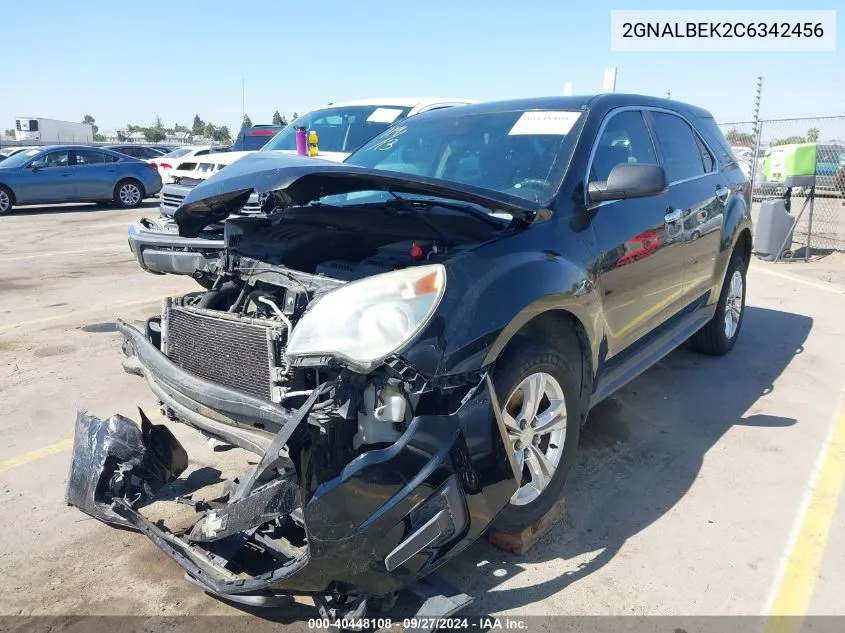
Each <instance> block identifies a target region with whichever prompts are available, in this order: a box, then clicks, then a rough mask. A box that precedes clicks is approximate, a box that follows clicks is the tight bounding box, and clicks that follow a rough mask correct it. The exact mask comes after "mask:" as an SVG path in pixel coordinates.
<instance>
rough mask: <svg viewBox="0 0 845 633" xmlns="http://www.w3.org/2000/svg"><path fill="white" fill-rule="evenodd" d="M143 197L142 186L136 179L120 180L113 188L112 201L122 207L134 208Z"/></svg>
mask: <svg viewBox="0 0 845 633" xmlns="http://www.w3.org/2000/svg"><path fill="white" fill-rule="evenodd" d="M143 199H144V188H143V187H142V186H141V183H140V182H138V181H137V180H121V181H120V182H119V183H117V185H116V186H115V188H114V201H115V202H116V203H117V205H118V206H120V207H122V208H124V209H134V208H135V207H137V206H139V205H140V204H141V201H142V200H143Z"/></svg>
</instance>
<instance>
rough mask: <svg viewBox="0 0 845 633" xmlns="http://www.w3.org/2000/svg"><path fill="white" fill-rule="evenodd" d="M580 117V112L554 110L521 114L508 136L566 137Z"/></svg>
mask: <svg viewBox="0 0 845 633" xmlns="http://www.w3.org/2000/svg"><path fill="white" fill-rule="evenodd" d="M580 116H581V113H580V112H556V111H554V110H537V111H533V112H523V113H522V116H521V117H519V119H518V120H517V122H516V123H514V125H513V127H512V128H511V131H510V132H508V135H509V136H514V135H519V134H532V135H533V134H554V135H558V136H566V135H567V134H569V130H571V129H572V126H573V125H575V122H576V121H577V120H578V117H580Z"/></svg>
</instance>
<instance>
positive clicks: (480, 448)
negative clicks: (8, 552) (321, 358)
mask: <svg viewBox="0 0 845 633" xmlns="http://www.w3.org/2000/svg"><path fill="white" fill-rule="evenodd" d="M120 329H121V331H122V332H123V333H124V335H125V336H126V337H127V341H128V342H129V344H130V345H131V346H132V347H133V349H134V350H135V356H132V357H130V361H131V362H133V363H135V365H134V369H136V370H138V372H140V373H142V374H143V375H145V376H146V378H147V380H148V382H149V383H150V385H151V386H154V389H153V390H154V391H155V392H156V393H157V394H159V397H160V398H161V397H162V395H164V396H165V397H167V398H169V400H170V401H171V402H172V403H175V404H177V405H178V406H181V408H182V410H185V411H189V412H193V413H194V414H195V416H194V418H193V421H192V419H187V420H186V421H187V422H188V423H189V424H192V425H193V426H196V427H197V428H200V429H202V430H204V432H210V431H208V428H209V427H211V428H214V429H215V431H216V432H211V434H213V435H216V436H218V437H221V433H222V432H223V431H225V430H226V429H229V430H230V432H231V435H232V436H233V440H235V441H234V442H233V443H237V444H238V445H241V446H243V447H244V448H249V449H250V450H252V451H253V452H256V453H258V454H260V455H261V459H260V461H259V463H258V464H257V465H256V466H254V467H252V468H250V469H248V470H247V471H246V472H245V473H244V474H242V475H240V476H238V477H237V478H236V479H234V480H233V483H232V484H231V485H230V487H229V489H228V491H227V492H226V494H225V495H224V496H222V497H220V498H217V499H215V500H212V501H209V502H208V503H206V502H197V506H196V510H197V514H196V520H195V521H193V523H192V524H191V525H189V526H182V527H181V528H178V529H170V528H168V527H165V526H164V525H163V524H162V523H160V522H158V521H152V520H150V519H148V518H146V517H145V516H144V507H145V506H146V505H147V504H150V503H152V502H157V501H159V499H158V496H160V495H161V491H162V490H164V491H165V492H166V491H167V490H168V484H171V483H173V482H174V481H175V480H176V478H177V477H178V476H179V475H180V474H181V473H182V472H183V471H184V470H185V465H186V462H187V455H186V454H185V452H184V449H182V447H181V446H180V445H179V443H178V442H176V440H175V438H173V436H172V435H170V433H169V431H167V429H166V427H164V426H156V425H152V424H150V422H149V421H148V420H147V419H146V418H145V417H142V425H141V427H140V429H139V427H138V426H137V425H135V424H134V423H133V422H132V421H131V420H128V419H126V418H123V417H122V416H113V417H111V418H109V419H107V420H100V419H98V418H95V417H92V416H89V415H87V414H85V413H80V414H79V416H78V418H77V426H76V436H75V443H74V452H73V460H72V464H71V473H70V477H69V480H68V490H67V501H68V503H70V504H72V505H75V506H77V507H79V508H80V509H81V510H83V511H84V512H86V513H88V514H90V515H92V516H94V517H96V518H98V519H100V520H102V521H106V522H108V523H112V524H116V525H120V526H123V527H129V528H132V529H136V530H138V531H140V532H142V533H143V534H145V535H146V536H147V537H148V538H149V539H150V540H151V541H153V542H154V543H155V544H156V545H157V546H158V547H159V548H160V549H161V550H162V551H164V552H165V553H166V554H167V555H168V556H170V557H171V558H172V559H173V560H175V561H176V562H177V563H179V564H180V565H181V566H182V567H183V568H184V569H185V571H186V572H187V574H188V575H189V576H190V578H191V579H192V580H194V581H195V582H197V583H198V584H200V585H201V586H202V587H203V588H205V589H206V590H207V591H209V592H212V593H214V594H217V595H220V596H229V597H231V598H233V599H235V598H239V599H243V598H245V597H267V596H270V595H278V594H289V593H306V594H307V593H314V594H323V593H325V592H328V591H334V592H341V593H344V594H351V595H355V594H360V595H370V596H382V595H386V594H389V593H391V592H394V591H398V590H399V589H402V588H403V587H405V586H406V585H408V584H410V583H412V582H414V581H415V580H417V579H419V578H421V577H423V576H425V575H427V574H428V573H429V572H431V571H433V570H434V569H435V568H436V567H438V566H439V565H440V564H442V563H443V562H445V561H446V560H448V559H449V558H451V557H452V556H454V555H455V554H456V553H458V552H459V551H461V550H463V549H464V548H465V547H466V546H467V545H469V544H470V543H471V542H472V541H474V540H475V539H476V538H477V537H479V536H480V535H481V534H483V532H484V531H485V530H486V529H487V527H488V526H489V524H490V522H491V521H492V520H493V518H494V517H495V515H496V514H497V513H498V512H499V511H500V510H501V509H502V508H503V507H504V506H505V505H506V504H507V503H508V502H509V499H510V497H511V496H512V495H513V493H514V492H515V491H516V488H517V480H516V478H515V476H514V472H515V462H514V460H513V455H512V454H510V453H507V452H506V451H507V450H508V447H509V443H508V442H502V438H503V437H504V436H506V432H505V430H504V424H503V422H502V420H501V415H500V412H499V409H498V404H497V403H496V401H495V395H494V392H493V388H492V382H491V381H490V379H489V376H487V375H485V377H484V379H483V380H482V381H481V382H480V383H479V384H477V385H476V386H475V387H474V388H472V389H471V390H470V391H469V393H468V394H467V395H466V397H465V398H464V399H463V400H462V403H461V404H460V406H458V408H457V410H455V411H454V412H453V413H451V414H448V415H422V416H418V417H415V418H413V419H412V420H411V421H410V422H408V424H407V426H406V429H405V431H404V432H403V434H402V435H401V437H400V438H399V439H398V440H397V441H396V442H395V443H393V444H391V445H389V446H387V447H384V448H376V449H373V450H370V451H369V452H365V453H362V454H360V455H358V456H357V457H356V458H354V459H353V460H352V461H350V462H349V463H347V464H346V465H345V466H344V467H343V468H342V469H340V471H339V474H337V475H336V476H334V477H332V478H331V479H329V480H325V481H317V480H316V477H315V476H314V472H313V471H312V470H311V469H312V466H311V464H310V463H308V460H303V459H301V458H300V459H295V460H292V459H291V456H289V455H288V454H287V451H286V446H287V443H288V440H289V439H290V438H291V437H292V434H293V433H294V432H295V431H296V429H297V428H298V427H300V426H301V425H304V424H311V423H313V421H309V416H310V415H311V409H312V407H313V405H314V403H315V402H316V399H317V398H318V397H320V395H321V394H322V393H324V392H326V390H327V389H329V388H330V387H331V385H330V384H329V383H324V385H322V386H321V387H319V388H318V389H316V390H315V391H314V392H313V393H312V396H311V397H309V399H308V401H306V402H305V403H304V404H303V405H302V406H301V407H300V408H299V409H297V410H290V409H285V408H284V407H282V406H280V405H275V404H272V403H269V402H267V401H263V400H260V399H258V398H252V397H251V396H248V395H246V394H242V393H239V392H236V391H233V390H230V389H226V388H223V387H221V386H219V385H214V384H213V383H208V382H207V381H203V380H201V379H199V378H197V377H195V376H192V375H190V374H187V372H184V371H183V370H181V369H179V368H178V367H175V366H174V365H173V364H172V363H171V362H170V361H169V359H167V357H165V356H164V355H163V354H161V352H159V351H158V349H157V348H155V346H154V345H153V344H152V343H150V342H149V341H148V340H147V339H146V337H145V336H144V335H143V334H142V333H141V332H140V331H138V330H137V329H135V328H133V327H132V326H129V325H126V324H123V323H122V324H120ZM133 359H134V360H133ZM180 372H181V373H180ZM252 400H255V402H253V401H252ZM165 404H167V401H166V400H165ZM168 406H169V405H168ZM221 409H223V410H225V411H221ZM142 416H143V414H142ZM256 416H260V417H262V418H263V419H264V420H265V421H268V420H273V421H274V422H275V423H276V425H275V426H274V427H273V428H275V429H276V430H275V431H274V433H272V434H271V433H267V432H263V433H261V436H262V437H263V440H261V441H260V442H259V441H257V440H256V441H255V442H254V444H253V445H252V446H245V445H244V443H247V444H248V442H245V440H244V437H247V438H249V437H253V438H254V437H257V434H256V433H254V432H252V433H253V435H252V436H249V435H245V434H244V432H245V431H246V430H247V429H246V427H247V426H248V425H249V422H250V420H254V419H255V417H256ZM180 419H181V416H180ZM224 419H228V420H229V422H228V423H226V422H224ZM266 428H269V426H268V427H266ZM239 442H240V443H239ZM165 497H167V495H165ZM170 498H172V497H170ZM179 501H180V502H181V503H185V499H180V500H179ZM188 502H189V503H193V502H192V501H191V500H188Z"/></svg>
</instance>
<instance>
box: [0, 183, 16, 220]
mask: <svg viewBox="0 0 845 633" xmlns="http://www.w3.org/2000/svg"><path fill="white" fill-rule="evenodd" d="M14 199H15V196H14V195H13V194H12V190H11V189H9V188H8V187H4V186H3V185H0V215H5V214H6V213H8V212H9V211H11V210H12V204H13V201H14Z"/></svg>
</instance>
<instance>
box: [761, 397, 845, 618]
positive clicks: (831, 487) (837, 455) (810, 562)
mask: <svg viewBox="0 0 845 633" xmlns="http://www.w3.org/2000/svg"><path fill="white" fill-rule="evenodd" d="M843 479H845V392H843V395H842V398H841V400H840V403H839V408H838V409H837V411H836V413H835V414H834V418H833V423H832V425H831V429H830V431H829V433H828V436H827V438H826V440H825V443H824V444H823V446H822V450H821V453H820V454H819V460H818V462H817V465H816V469H815V471H814V472H813V476H812V478H811V480H810V486H809V489H808V492H807V497H805V504H806V505H805V506H803V516H802V514H799V517H798V519H797V520H796V525H799V523H798V522H799V521H800V528H799V529H798V531H797V533H796V534H795V536H794V540H793V541H792V542H791V543H790V545H791V547H790V551H789V552H788V555H787V558H786V559H785V561H784V563H785V564H784V565H783V566H782V569H781V573H782V577H781V578H780V579H779V583H778V584H777V585H776V592H775V593H774V594H773V599H772V606H771V609H769V616H770V617H769V619H768V622H767V626H766V632H767V633H787V632H790V633H793V632H797V631H799V630H800V628H801V623H802V622H801V621H802V617H803V616H804V615H805V614H806V613H807V609H808V608H809V606H810V601H811V600H812V597H813V589H814V587H815V584H816V579H817V578H818V575H819V568H820V566H821V562H822V555H823V554H824V550H825V546H826V544H827V540H828V537H829V535H830V527H831V524H832V523H833V519H834V515H835V512H836V505H837V501H838V499H839V495H840V493H841V492H842V482H843ZM782 616H798V617H782Z"/></svg>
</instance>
